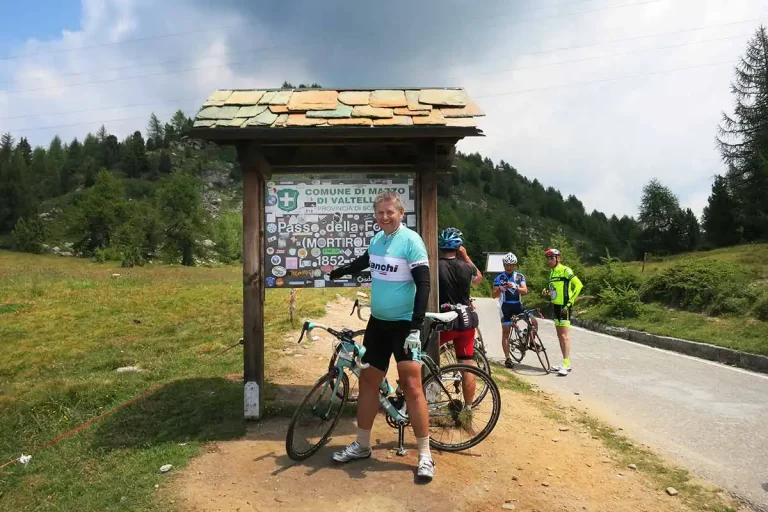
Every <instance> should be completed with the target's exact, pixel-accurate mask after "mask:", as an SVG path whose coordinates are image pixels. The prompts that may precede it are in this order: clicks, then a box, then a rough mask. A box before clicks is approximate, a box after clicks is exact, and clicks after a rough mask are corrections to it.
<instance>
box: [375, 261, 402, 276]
mask: <svg viewBox="0 0 768 512" xmlns="http://www.w3.org/2000/svg"><path fill="white" fill-rule="evenodd" d="M398 266H399V265H391V264H389V263H373V262H371V270H375V271H377V272H379V273H380V274H383V275H386V274H387V273H388V272H397V267H398Z"/></svg>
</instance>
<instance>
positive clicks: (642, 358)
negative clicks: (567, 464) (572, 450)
mask: <svg viewBox="0 0 768 512" xmlns="http://www.w3.org/2000/svg"><path fill="white" fill-rule="evenodd" d="M476 304H477V308H478V313H479V316H480V329H481V330H482V332H483V338H484V340H485V344H486V347H487V350H488V353H489V356H490V357H491V359H493V360H499V359H503V352H502V350H501V341H500V340H501V326H500V324H499V314H498V309H497V306H496V302H495V301H494V300H492V299H478V301H477V303H476ZM540 322H541V324H540V325H541V329H540V335H541V338H542V340H543V342H544V345H545V346H546V347H547V352H548V354H549V356H550V360H551V362H552V364H553V365H555V364H560V362H561V361H562V355H561V354H560V348H559V344H558V342H557V337H556V335H555V328H554V324H553V323H552V322H550V321H543V322H542V321H540ZM571 343H572V352H571V364H572V366H573V368H574V369H573V371H572V372H571V374H570V375H569V376H568V377H557V376H555V375H546V374H544V373H543V372H542V369H541V366H540V365H539V361H538V359H537V358H536V354H531V353H529V354H527V355H526V357H525V359H524V360H523V361H522V363H521V364H519V365H518V367H517V368H515V370H513V371H515V372H516V373H517V374H518V375H521V376H523V377H525V378H526V379H528V380H529V381H530V382H533V383H535V384H536V385H538V386H539V387H540V388H541V389H543V390H544V391H546V392H550V393H556V394H559V395H561V396H562V397H563V398H564V399H566V401H569V402H570V401H575V402H577V403H578V405H579V406H582V407H586V408H588V409H589V412H590V413H592V414H594V415H596V416H598V417H600V418H601V419H603V420H606V421H608V422H609V423H610V424H612V425H614V426H620V427H622V428H624V430H625V431H626V432H627V434H628V435H629V436H631V437H633V438H634V439H636V440H637V441H640V442H643V443H646V444H648V445H650V446H652V447H653V448H654V449H655V450H656V451H658V452H660V453H662V454H664V455H666V456H668V457H669V458H671V459H673V460H675V461H676V462H678V463H681V464H682V465H684V466H685V467H687V468H689V469H690V470H692V471H693V472H694V473H697V474H699V475H701V476H703V477H705V478H707V479H708V480H710V481H712V482H713V483H716V484H718V485H720V486H722V487H724V488H726V489H729V490H730V491H731V492H733V493H734V494H736V495H738V496H740V497H742V498H744V499H746V500H747V501H749V502H750V503H751V504H752V506H753V507H754V508H755V509H756V510H760V511H761V512H768V376H765V375H761V374H757V373H752V372H747V371H744V370H740V369H736V368H731V367H728V366H724V365H720V364H717V363H713V362H710V361H704V360H701V359H696V358H692V357H688V356H684V355H680V354H677V353H674V352H667V351H664V350H659V349H655V348H651V347H646V346H644V345H639V344H636V343H632V342H629V341H626V340H622V339H619V338H614V337H612V336H606V335H604V334H598V333H594V332H591V331H587V330H585V329H581V328H579V327H572V328H571ZM574 392H579V396H575V395H574ZM579 399H581V402H578V400H579Z"/></svg>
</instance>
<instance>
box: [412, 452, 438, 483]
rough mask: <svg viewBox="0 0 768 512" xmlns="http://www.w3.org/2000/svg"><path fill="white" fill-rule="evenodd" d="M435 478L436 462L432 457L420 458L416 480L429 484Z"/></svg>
mask: <svg viewBox="0 0 768 512" xmlns="http://www.w3.org/2000/svg"><path fill="white" fill-rule="evenodd" d="M434 477H435V461H434V460H432V458H431V457H426V456H424V457H419V468H418V469H417V470H416V478H417V479H418V480H420V481H422V482H424V483H429V482H431V481H432V479H433V478H434Z"/></svg>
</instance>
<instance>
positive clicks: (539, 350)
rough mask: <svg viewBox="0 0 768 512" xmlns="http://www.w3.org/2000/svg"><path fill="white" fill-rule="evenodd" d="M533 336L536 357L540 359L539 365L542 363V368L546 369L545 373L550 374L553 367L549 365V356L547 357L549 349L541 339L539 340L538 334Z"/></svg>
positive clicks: (535, 333)
mask: <svg viewBox="0 0 768 512" xmlns="http://www.w3.org/2000/svg"><path fill="white" fill-rule="evenodd" d="M533 336H534V339H533V349H534V350H535V351H536V357H538V358H539V363H541V367H542V368H544V371H545V372H547V373H549V371H550V370H551V366H550V365H549V356H548V355H547V349H546V347H545V346H544V343H542V341H541V338H539V333H538V332H534V333H533Z"/></svg>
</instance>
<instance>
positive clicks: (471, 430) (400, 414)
mask: <svg viewBox="0 0 768 512" xmlns="http://www.w3.org/2000/svg"><path fill="white" fill-rule="evenodd" d="M426 317H427V318H429V319H431V320H432V321H433V323H432V324H430V329H429V332H430V334H431V333H432V332H433V330H439V329H440V328H445V327H449V326H450V324H451V322H452V321H453V320H454V319H455V318H456V313H454V312H449V313H427V314H426ZM313 329H323V330H325V331H326V332H328V333H329V334H331V335H332V336H334V337H335V338H336V339H338V340H339V346H340V347H341V349H340V350H338V352H337V354H338V357H336V362H335V365H334V366H333V367H332V368H330V369H329V370H328V372H327V373H326V374H325V375H324V376H322V377H321V378H320V379H319V380H318V381H317V382H316V383H315V385H314V386H313V387H312V389H310V391H309V393H307V395H306V396H305V397H304V399H303V400H302V402H301V404H300V405H299V407H298V408H297V409H296V412H295V413H294V415H293V417H292V418H291V422H290V424H289V426H288V433H287V435H286V439H285V447H286V452H287V453H288V456H289V457H290V458H291V459H293V460H296V461H300V460H305V459H307V458H308V457H310V456H312V455H313V454H314V453H316V452H317V451H318V450H319V449H320V448H322V447H323V446H324V445H325V444H327V442H328V440H329V439H330V436H331V434H332V433H333V430H334V429H335V428H336V425H337V424H338V422H339V419H340V418H341V414H342V412H343V410H344V406H345V405H346V403H347V401H348V396H349V377H348V376H347V371H349V372H351V373H353V374H354V375H355V377H357V378H359V377H360V370H361V369H364V368H367V367H368V365H367V364H365V363H363V362H362V358H363V356H364V355H365V347H363V346H362V345H360V344H359V343H357V342H356V341H355V340H354V339H353V338H352V337H351V336H350V335H351V334H352V333H353V332H354V331H351V330H350V329H342V330H341V331H337V330H335V329H333V328H331V327H328V326H325V325H321V324H318V323H315V322H310V321H306V322H304V325H303V327H302V330H301V336H300V337H299V343H301V341H302V339H303V338H304V334H305V333H306V332H310V333H311V331H312V330H313ZM426 339H429V337H428V338H426ZM421 362H422V363H423V364H424V365H425V366H426V367H427V370H428V371H427V374H426V376H425V377H424V378H423V380H422V388H423V390H424V396H425V397H426V400H427V408H428V410H429V428H430V440H429V441H430V445H431V446H432V447H433V448H435V449H438V450H444V451H461V450H466V449H468V448H471V447H473V446H475V445H477V444H478V443H480V442H481V441H483V440H484V439H485V438H486V437H488V435H489V434H490V433H491V431H492V430H493V429H494V427H495V426H496V423H497V422H498V420H499V415H500V414H501V394H500V392H499V388H498V387H497V386H496V383H495V382H493V379H491V377H490V376H489V375H488V374H487V373H485V372H483V371H482V370H481V369H480V368H478V367H476V366H472V365H468V364H452V365H447V366H445V367H443V368H440V367H438V365H437V364H435V362H434V361H433V360H432V359H431V358H430V357H429V355H427V354H426V353H424V352H422V353H421ZM467 374H472V375H473V376H474V377H475V381H476V382H477V381H482V383H483V385H484V386H486V387H488V388H489V392H488V393H486V399H484V400H483V401H482V402H479V403H477V405H473V406H472V408H467V407H465V404H464V398H463V387H462V383H463V379H465V378H466V375H467ZM393 392H394V396H390V395H391V394H392V393H393ZM315 395H317V396H316V397H315ZM454 395H455V396H454ZM488 397H490V399H487V398H488ZM475 402H476V401H475V400H473V404H474V403H475ZM379 403H380V405H381V407H382V408H383V409H384V411H385V413H386V417H387V424H388V425H389V426H390V427H392V428H395V429H397V431H398V444H397V454H398V455H400V456H403V455H405V454H406V453H407V452H406V450H405V448H404V446H403V443H404V440H405V427H406V426H408V425H409V424H410V421H409V419H408V413H407V405H406V403H405V394H404V393H403V391H402V390H401V389H400V386H399V383H398V386H397V389H393V388H392V386H391V385H390V384H389V383H388V382H387V379H386V378H385V379H384V380H383V381H382V383H381V386H380V388H379ZM485 417H487V422H486V423H485V425H484V426H482V428H478V427H477V421H476V420H480V419H482V418H485ZM312 423H317V426H316V427H315V430H314V432H313V434H312V435H301V434H300V433H299V429H300V428H302V427H304V426H310V429H311V424H312ZM441 431H448V433H449V435H448V436H445V435H439V432H441ZM457 432H458V438H459V439H458V441H456V438H457ZM462 432H463V433H466V434H468V435H469V436H470V437H469V438H468V439H463V438H462V437H461V436H462ZM446 437H447V440H446ZM302 439H306V440H307V442H306V443H305V444H306V446H305V447H301V446H298V445H299V443H300V442H301V440H302Z"/></svg>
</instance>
